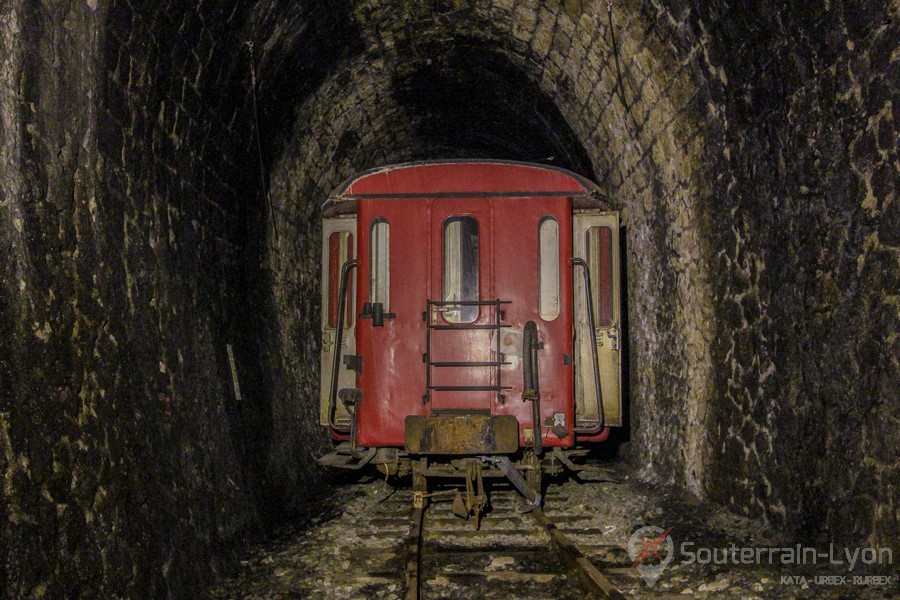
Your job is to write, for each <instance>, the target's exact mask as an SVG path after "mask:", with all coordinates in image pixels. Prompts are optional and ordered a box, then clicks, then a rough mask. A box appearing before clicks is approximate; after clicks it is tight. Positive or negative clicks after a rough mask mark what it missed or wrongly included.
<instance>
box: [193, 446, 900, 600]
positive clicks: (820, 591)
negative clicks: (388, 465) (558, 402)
mask: <svg viewBox="0 0 900 600" xmlns="http://www.w3.org/2000/svg"><path fill="white" fill-rule="evenodd" d="M603 466H604V467H605V468H607V469H608V472H607V473H608V476H607V477H606V478H604V477H600V476H598V475H597V474H589V475H584V476H583V477H582V478H580V479H579V478H571V477H570V478H566V479H562V480H558V481H551V482H550V483H549V485H548V486H546V490H545V491H546V494H545V501H544V510H545V512H546V514H547V516H548V517H549V518H550V519H551V520H552V521H553V522H554V523H556V524H557V525H558V526H559V528H560V529H561V530H563V532H564V533H565V534H566V535H567V536H568V537H569V538H570V539H571V540H572V541H573V542H574V543H575V544H577V546H578V548H579V549H580V550H581V551H582V552H584V554H585V555H587V556H588V557H589V558H590V560H591V561H592V562H593V563H594V564H595V565H596V566H597V567H598V568H600V569H601V571H602V572H603V573H604V574H605V575H607V576H608V577H609V579H610V580H611V581H612V583H613V584H614V585H615V586H616V587H617V588H618V589H619V590H620V591H621V592H622V593H623V594H624V595H626V596H629V597H648V598H651V597H652V598H658V597H681V598H683V597H685V596H690V597H698V598H723V597H726V598H822V597H826V598H846V597H854V598H887V597H891V595H890V594H891V591H892V590H896V586H897V581H898V575H897V572H896V570H895V569H893V567H890V566H881V567H878V565H875V568H874V570H873V568H869V567H866V568H861V562H858V563H857V564H856V566H855V567H854V569H853V570H852V572H851V571H848V568H847V564H844V565H834V564H827V561H828V560H829V559H822V558H821V557H820V558H819V564H817V565H810V564H806V565H802V566H800V565H790V564H781V562H780V560H781V559H779V554H778V552H774V551H773V552H772V553H767V551H763V553H762V554H761V556H762V560H761V561H760V562H761V563H762V564H741V562H740V554H739V553H740V550H737V551H736V552H735V553H734V556H735V557H736V558H735V559H734V560H731V559H725V558H723V557H724V556H725V553H726V552H727V551H728V549H730V548H732V547H735V548H738V549H740V548H754V549H756V548H794V547H796V546H797V543H796V540H792V539H788V538H787V537H786V536H784V535H782V534H779V532H776V531H773V530H772V529H771V528H769V527H767V526H766V525H765V524H763V523H761V522H758V521H753V520H750V519H746V518H742V517H739V516H736V515H734V514H732V513H730V512H728V511H726V510H724V509H722V508H721V507H717V506H714V505H712V504H710V503H706V502H698V501H697V500H696V499H694V498H693V497H692V496H689V495H688V494H686V493H685V492H684V491H682V490H679V489H676V488H670V487H665V486H654V485H650V484H647V483H644V482H640V481H638V480H636V479H634V478H632V477H631V476H629V474H628V471H627V468H626V466H625V465H624V464H622V463H617V462H612V463H604V465H603ZM592 478H593V479H595V480H593V481H592V480H591V479H592ZM613 478H614V479H615V481H609V480H608V479H613ZM602 479H607V480H602ZM503 488H504V486H503V484H500V487H499V488H497V489H496V490H495V491H494V492H493V493H492V505H495V506H496V508H495V509H494V511H493V512H488V514H487V515H486V516H485V517H484V518H483V520H482V524H481V528H480V530H479V531H477V532H476V531H475V526H474V523H473V522H472V521H471V520H470V521H468V522H466V521H464V520H462V519H457V520H458V521H459V524H458V525H455V526H454V527H453V528H452V529H440V527H438V529H440V531H435V532H432V533H431V535H432V536H433V537H442V538H444V539H443V540H442V542H443V543H445V544H450V545H452V546H453V547H454V548H455V554H454V556H455V557H456V558H454V559H447V564H445V565H443V566H442V567H441V568H442V569H443V570H442V572H441V573H432V575H431V576H430V577H427V580H426V588H425V589H426V593H425V594H424V596H425V597H426V598H436V597H440V598H479V599H483V598H507V597H516V598H551V597H552V598H563V597H580V596H579V595H578V593H577V592H576V591H573V590H574V589H575V588H574V587H573V588H572V589H570V590H568V592H567V590H566V589H565V588H566V587H567V586H574V585H575V583H574V581H573V580H574V579H576V578H574V577H572V576H571V574H569V575H566V574H564V573H562V570H563V568H562V567H558V568H559V570H560V572H559V573H554V572H552V570H553V569H555V568H557V567H554V566H553V564H552V563H551V562H548V563H546V564H543V565H534V564H531V565H518V566H516V565H515V563H516V562H517V561H519V562H524V559H523V558H522V556H523V555H522V550H521V544H522V543H523V542H522V539H520V538H518V537H517V534H516V533H515V532H514V531H512V530H511V528H514V527H520V526H521V523H522V521H516V520H515V518H518V519H522V518H525V517H521V516H517V517H515V518H513V517H511V516H509V515H511V514H512V513H516V515H518V512H519V510H520V509H522V508H524V507H525V506H526V504H527V503H526V502H525V501H524V499H522V498H521V497H518V496H515V495H514V493H513V492H512V491H511V490H507V489H503ZM409 494H410V492H409V490H408V487H393V486H392V485H390V484H389V483H387V482H385V481H384V480H382V479H378V478H375V477H372V476H360V477H359V478H358V479H356V480H352V481H348V482H346V483H344V484H341V485H339V486H338V487H336V488H335V489H334V491H333V492H332V493H331V494H329V495H328V496H327V497H326V498H323V499H322V500H320V501H318V502H316V503H314V504H310V505H309V506H307V507H306V510H305V511H304V514H303V515H298V517H297V518H296V519H295V521H294V522H293V523H291V524H288V525H286V526H284V527H283V528H282V529H281V530H279V531H278V532H277V533H276V534H275V535H274V536H273V537H272V538H270V539H269V540H268V541H266V542H264V543H262V544H260V545H259V546H257V547H254V548H252V549H250V550H248V551H247V552H246V553H245V555H244V556H243V558H242V559H241V560H240V566H239V568H238V569H237V572H236V573H234V574H233V575H232V576H231V577H229V578H227V579H223V580H220V581H219V582H217V583H216V584H215V585H214V586H213V587H212V588H210V589H208V590H207V593H206V597H207V598H212V599H225V598H252V599H269V598H327V599H349V598H360V599H369V598H403V597H405V579H404V568H405V560H406V556H407V555H406V552H407V544H408V536H409V532H410V520H409V518H408V516H407V515H408V512H405V511H407V510H408V506H409V503H410V495H409ZM494 497H496V498H498V499H497V500H494ZM441 505H443V507H442V506H441ZM448 505H449V503H446V502H443V503H432V505H431V507H432V508H430V509H429V510H432V511H435V514H436V515H437V516H436V517H435V521H434V523H449V522H450V520H451V519H454V518H455V517H452V516H451V515H450V511H449V506H448ZM433 526H434V525H433V524H429V523H428V521H427V518H426V525H425V528H426V530H427V529H428V528H430V527H433ZM643 526H655V527H659V528H661V529H663V530H666V531H667V532H668V533H670V535H671V538H672V540H673V546H672V547H671V550H670V553H671V560H669V561H668V562H667V564H666V565H665V566H664V568H663V569H662V570H661V571H660V572H659V573H658V578H657V580H656V581H655V582H654V583H653V585H652V586H651V585H648V584H647V582H646V581H645V580H644V579H643V576H644V575H643V574H641V573H639V572H638V571H637V570H636V569H634V568H632V567H631V564H632V558H631V557H630V556H629V555H628V550H627V549H628V545H629V539H630V538H631V537H632V534H633V532H635V531H636V530H638V529H639V528H641V527H643ZM426 535H427V534H426ZM532 542H533V540H532ZM548 547H549V546H548ZM824 548H825V551H827V549H828V544H827V543H826V544H825V545H824ZM705 549H709V551H708V552H707V550H705ZM713 549H715V550H713ZM817 549H818V550H819V551H822V550H823V548H822V547H821V545H820V546H817ZM460 552H471V553H472V557H471V558H470V559H469V560H468V563H467V564H461V563H460V560H459V558H458V557H459V556H460ZM548 552H550V551H549V550H548ZM841 552H843V549H842V548H841V549H839V550H835V551H834V553H835V556H840V553H841ZM662 554H663V556H664V557H665V556H666V555H667V554H668V553H666V552H664V551H663V552H662ZM770 555H771V556H772V558H771V559H770V560H769V562H773V563H774V564H769V563H768V562H767V560H766V559H767V557H768V556H770ZM464 558H465V557H464ZM692 558H693V560H691V559H692ZM822 561H825V564H822ZM532 562H533V561H532ZM648 562H651V561H648ZM845 562H846V561H845ZM463 563H465V560H464V561H463ZM723 563H724V564H723ZM517 568H518V571H519V573H509V572H507V571H514V570H516V569H517ZM473 569H474V571H475V572H474V573H473ZM479 570H480V571H482V573H479V572H478V571H479ZM523 570H524V571H526V572H528V571H530V573H529V575H528V577H525V578H523V577H522V576H521V573H522V571H523ZM548 571H551V572H550V573H549V574H547V573H545V572H548ZM644 574H648V575H649V574H650V573H648V572H647V571H645V573H644ZM511 575H514V576H515V577H511ZM854 576H855V577H856V579H854ZM510 586H513V587H510Z"/></svg>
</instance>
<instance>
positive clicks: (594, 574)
mask: <svg viewBox="0 0 900 600" xmlns="http://www.w3.org/2000/svg"><path fill="white" fill-rule="evenodd" d="M531 514H532V516H533V517H534V518H535V520H536V521H537V522H538V523H539V524H540V526H541V527H543V528H544V529H545V530H546V531H547V533H549V534H550V539H551V540H552V541H553V546H554V547H555V548H556V549H557V551H559V553H560V555H561V556H562V558H563V560H565V561H566V564H568V565H569V568H571V569H572V570H573V571H575V572H576V573H577V574H578V577H579V578H580V579H581V581H582V583H583V584H584V585H585V586H587V587H588V588H589V589H590V590H591V592H593V593H594V594H596V595H597V596H598V597H600V598H610V599H612V600H619V599H622V600H624V598H625V596H624V594H622V592H620V591H619V590H618V589H616V587H615V586H614V585H613V584H612V582H611V581H610V580H609V579H607V578H606V576H605V575H604V574H603V573H601V572H600V569H598V568H597V567H595V566H594V564H593V563H592V562H591V561H590V560H588V557H586V556H585V555H584V553H583V552H582V551H581V550H579V549H578V546H576V545H575V544H573V543H572V541H571V540H570V539H569V538H567V537H566V535H565V534H564V533H563V532H562V531H560V530H559V528H558V527H556V525H554V524H553V523H552V522H551V521H550V519H548V518H547V515H546V514H544V511H543V510H541V509H540V508H537V509H535V510H533V511H532V512H531Z"/></svg>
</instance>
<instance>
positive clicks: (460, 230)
mask: <svg viewBox="0 0 900 600" xmlns="http://www.w3.org/2000/svg"><path fill="white" fill-rule="evenodd" d="M443 280H444V301H445V302H453V301H457V300H460V301H465V302H470V301H477V300H478V221H476V220H475V219H473V218H472V217H451V218H449V219H447V220H446V221H444V273H443ZM477 318H478V307H477V306H457V307H450V308H449V309H448V310H447V311H445V312H444V319H446V320H447V321H449V322H450V323H472V322H473V321H475V320H476V319H477Z"/></svg>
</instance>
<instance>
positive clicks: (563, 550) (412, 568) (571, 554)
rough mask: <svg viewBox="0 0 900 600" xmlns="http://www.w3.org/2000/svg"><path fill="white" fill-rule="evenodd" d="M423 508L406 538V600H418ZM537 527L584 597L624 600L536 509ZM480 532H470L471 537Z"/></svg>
mask: <svg viewBox="0 0 900 600" xmlns="http://www.w3.org/2000/svg"><path fill="white" fill-rule="evenodd" d="M426 510H427V508H414V509H413V511H412V522H411V525H410V531H409V537H408V538H407V544H406V600H422V598H423V588H424V583H425V573H424V572H423V554H424V552H425V543H424V536H425V512H426ZM531 515H532V517H533V518H534V521H535V522H536V524H537V526H538V527H539V528H540V529H542V530H544V531H546V532H547V534H548V535H549V537H550V540H551V543H552V548H553V549H554V550H555V551H556V554H557V555H558V556H559V558H561V559H562V562H563V563H564V564H565V565H566V566H567V567H568V568H569V569H570V570H571V572H572V573H574V574H576V575H577V576H578V579H579V580H580V581H581V584H582V586H583V591H584V592H585V595H584V597H596V598H611V599H614V600H619V599H624V598H625V596H624V595H623V594H622V592H620V591H619V590H618V589H617V588H616V587H615V585H613V583H612V582H611V581H610V580H609V579H608V578H607V577H606V576H605V575H604V574H603V573H602V572H601V571H600V570H599V569H598V568H597V567H595V566H594V564H593V563H591V561H590V560H589V559H588V558H587V556H585V555H584V553H583V552H582V551H581V550H580V549H579V548H578V546H576V545H575V544H574V543H573V542H572V541H571V540H570V539H569V538H568V537H566V535H565V533H563V532H562V531H561V530H560V529H559V528H557V527H556V525H554V524H553V522H552V521H551V520H550V519H549V518H548V517H547V515H546V514H545V513H544V511H543V510H541V509H540V508H537V509H535V510H534V511H532V513H531ZM479 534H480V532H476V531H474V530H473V531H472V535H479Z"/></svg>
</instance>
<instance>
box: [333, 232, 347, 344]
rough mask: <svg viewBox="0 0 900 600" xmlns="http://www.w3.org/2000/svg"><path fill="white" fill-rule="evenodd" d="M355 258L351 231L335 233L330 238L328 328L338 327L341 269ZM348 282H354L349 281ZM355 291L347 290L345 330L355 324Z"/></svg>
mask: <svg viewBox="0 0 900 600" xmlns="http://www.w3.org/2000/svg"><path fill="white" fill-rule="evenodd" d="M351 258H353V234H352V233H350V232H349V231H335V232H334V233H332V234H331V235H329V236H328V327H330V328H331V329H334V328H335V327H337V320H338V310H339V309H338V304H340V298H338V294H340V287H341V267H343V266H344V263H345V262H347V261H348V260H350V259H351ZM348 281H352V279H351V280H348ZM352 303H353V289H352V287H351V288H350V289H348V290H347V304H346V305H345V307H344V310H345V312H344V329H349V328H350V326H351V325H352V324H353V311H352V310H350V307H351V306H352Z"/></svg>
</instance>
